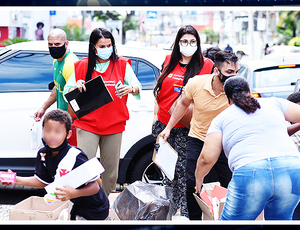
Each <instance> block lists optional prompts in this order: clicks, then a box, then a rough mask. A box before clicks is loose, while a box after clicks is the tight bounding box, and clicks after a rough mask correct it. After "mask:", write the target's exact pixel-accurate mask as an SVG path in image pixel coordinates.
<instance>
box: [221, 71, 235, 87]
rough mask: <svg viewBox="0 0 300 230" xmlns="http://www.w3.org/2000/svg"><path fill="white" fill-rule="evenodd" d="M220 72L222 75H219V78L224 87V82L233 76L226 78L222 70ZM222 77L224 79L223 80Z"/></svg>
mask: <svg viewBox="0 0 300 230" xmlns="http://www.w3.org/2000/svg"><path fill="white" fill-rule="evenodd" d="M219 72H220V75H218V77H219V79H220V81H221V82H222V83H223V85H224V82H225V81H226V80H227V79H228V78H230V77H232V76H225V75H224V74H222V72H221V70H219ZM221 77H222V78H221Z"/></svg>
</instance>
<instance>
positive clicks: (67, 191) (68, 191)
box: [55, 180, 100, 201]
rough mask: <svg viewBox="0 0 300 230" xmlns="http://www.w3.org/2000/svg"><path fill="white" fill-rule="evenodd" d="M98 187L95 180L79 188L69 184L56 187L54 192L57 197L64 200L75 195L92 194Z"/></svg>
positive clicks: (75, 196) (97, 190)
mask: <svg viewBox="0 0 300 230" xmlns="http://www.w3.org/2000/svg"><path fill="white" fill-rule="evenodd" d="M99 189H100V187H99V182H98V180H96V181H93V182H91V183H88V184H87V185H86V186H85V187H83V188H80V189H75V188H72V187H70V186H64V187H60V188H56V190H57V192H55V194H56V195H58V197H57V198H58V199H60V200H62V201H66V200H70V199H74V198H77V197H82V196H91V195H94V194H96V193H97V192H99Z"/></svg>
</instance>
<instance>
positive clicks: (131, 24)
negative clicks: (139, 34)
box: [121, 17, 140, 31]
mask: <svg viewBox="0 0 300 230" xmlns="http://www.w3.org/2000/svg"><path fill="white" fill-rule="evenodd" d="M121 20H122V21H123V25H124V24H125V23H124V22H125V20H126V18H122V19H121ZM139 28H140V25H139V22H138V20H136V19H134V18H133V17H130V18H129V20H128V22H127V23H126V24H125V25H124V28H123V29H124V31H127V30H137V29H139Z"/></svg>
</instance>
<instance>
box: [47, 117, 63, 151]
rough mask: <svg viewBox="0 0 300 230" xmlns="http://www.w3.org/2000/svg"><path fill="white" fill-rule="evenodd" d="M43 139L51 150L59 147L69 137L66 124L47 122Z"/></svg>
mask: <svg viewBox="0 0 300 230" xmlns="http://www.w3.org/2000/svg"><path fill="white" fill-rule="evenodd" d="M43 137H44V140H45V142H46V143H47V144H48V145H49V147H50V148H57V147H59V146H60V145H61V144H62V143H63V142H64V140H65V139H66V137H67V130H66V126H65V124H62V123H60V122H58V121H54V120H48V121H46V122H45V124H44V128H43Z"/></svg>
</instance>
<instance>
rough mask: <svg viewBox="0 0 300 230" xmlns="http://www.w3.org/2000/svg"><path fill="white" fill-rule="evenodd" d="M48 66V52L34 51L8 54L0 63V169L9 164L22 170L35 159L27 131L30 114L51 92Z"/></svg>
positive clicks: (50, 71)
mask: <svg viewBox="0 0 300 230" xmlns="http://www.w3.org/2000/svg"><path fill="white" fill-rule="evenodd" d="M52 62H53V59H52V57H51V56H50V55H49V53H48V52H38V51H36V52H30V51H17V52H12V54H11V55H7V56H6V57H5V58H3V59H1V61H0V101H1V106H0V120H1V125H0V130H1V132H0V153H1V155H0V157H1V160H0V161H1V163H0V167H1V166H2V165H5V164H7V162H6V161H12V160H14V164H13V165H14V166H15V167H19V166H21V167H25V165H26V163H25V161H27V159H31V161H32V159H34V158H35V157H36V153H37V150H36V149H35V150H33V149H31V144H30V143H31V139H30V129H31V126H32V124H33V122H34V119H33V114H34V113H35V112H36V111H37V110H38V109H39V108H40V107H41V106H42V105H43V103H44V102H45V101H46V100H47V98H48V97H49V95H50V92H51V89H49V84H50V83H51V82H53V74H52V72H53V70H52ZM55 107H56V104H54V105H52V107H51V108H50V109H52V108H55ZM10 165H12V164H10ZM33 167H34V164H33ZM19 168H20V167H19Z"/></svg>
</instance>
